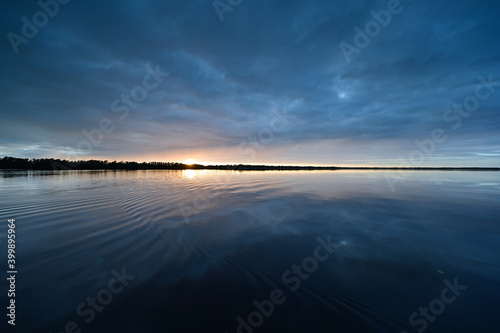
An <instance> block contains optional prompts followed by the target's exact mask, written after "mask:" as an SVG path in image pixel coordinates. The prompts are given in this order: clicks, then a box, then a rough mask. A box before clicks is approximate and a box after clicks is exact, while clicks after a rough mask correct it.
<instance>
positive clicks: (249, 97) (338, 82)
mask: <svg viewBox="0 0 500 333" xmlns="http://www.w3.org/2000/svg"><path fill="white" fill-rule="evenodd" d="M44 1H46V3H47V5H46V6H45V7H46V8H45V12H40V11H42V10H44V9H43V8H42V7H41V5H40V4H39V3H38V2H37V1H35V0H26V1H16V0H4V1H2V4H1V5H0V13H1V14H0V15H1V20H0V27H1V30H2V36H3V37H2V43H0V56H1V60H2V61H1V65H0V66H1V67H0V75H1V76H0V100H1V103H0V108H1V113H0V131H1V132H0V155H2V156H3V155H8V156H16V157H30V158H32V157H54V158H67V159H73V160H76V159H89V158H98V159H108V160H115V159H116V160H136V161H152V160H157V161H180V162H192V161H196V162H198V163H269V164H271V163H275V164H331V165H395V166H398V165H411V164H413V165H425V166H442V165H451V166H454V165H461V166H500V131H499V128H500V33H499V31H500V20H498V15H499V13H500V3H498V2H496V1H491V0H475V1H472V0H471V1H464V0H453V1H451V0H449V1H444V0H438V1H427V0H418V1H415V0H414V1H410V0H402V1H401V2H400V3H399V4H398V2H397V1H396V0H391V1H347V0H344V1H332V0H309V1H304V0H280V1H278V0H274V1H273V0H242V1H240V0H231V1H228V0H222V1H219V2H215V3H214V1H213V0H189V1H188V0H186V1H172V0H168V1H165V0H151V1H147V0H143V1H139V0H136V1H133V0H127V1H97V0H86V1H78V0H71V1H69V2H68V3H66V4H59V3H57V4H58V5H57V7H58V8H56V6H54V3H55V2H54V1H55V0H42V3H43V2H44ZM59 1H60V2H62V3H64V2H66V1H67V0H64V1H63V0H59ZM231 3H232V5H231ZM167 73H168V74H167Z"/></svg>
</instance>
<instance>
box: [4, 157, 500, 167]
mask: <svg viewBox="0 0 500 333" xmlns="http://www.w3.org/2000/svg"><path fill="white" fill-rule="evenodd" d="M0 169H4V170H5V169H13V170H187V169H195V170H201V169H205V170H235V171H251V170H262V171H264V170H470V171H482V170H485V171H500V168H481V167H414V168H412V167H408V168H407V167H403V168H398V167H337V166H293V165H250V164H231V165H201V164H183V163H178V162H142V163H138V162H130V161H125V162H124V161H120V162H117V161H113V162H109V161H107V160H104V161H102V160H86V161H84V160H80V161H68V160H60V159H54V158H31V159H29V158H17V157H10V156H6V157H3V158H1V159H0Z"/></svg>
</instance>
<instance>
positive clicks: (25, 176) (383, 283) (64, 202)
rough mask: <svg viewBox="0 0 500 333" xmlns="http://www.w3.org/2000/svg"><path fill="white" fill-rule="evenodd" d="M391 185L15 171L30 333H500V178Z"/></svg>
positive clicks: (7, 195) (20, 281)
mask: <svg viewBox="0 0 500 333" xmlns="http://www.w3.org/2000/svg"><path fill="white" fill-rule="evenodd" d="M388 175H393V174H391V173H390V172H385V171H375V172H373V171H318V172H311V171H307V172H297V171H295V172H294V171H292V172H288V171H285V172H283V171H281V172H280V171H276V172H225V171H193V170H186V171H117V172H114V171H57V172H33V171H30V172H27V171H22V172H21V171H3V172H0V176H1V177H0V218H1V229H0V236H1V238H0V239H1V240H2V243H1V244H2V245H1V248H2V251H1V252H2V255H1V260H2V262H1V265H2V266H1V267H2V271H3V272H5V271H6V266H5V264H6V260H7V258H6V231H7V219H9V218H15V219H16V225H17V227H16V236H17V238H16V241H17V243H16V244H17V258H16V259H17V262H16V263H17V269H18V274H17V282H16V304H17V309H16V310H17V317H16V331H17V332H54V333H55V332H65V330H66V331H68V332H71V331H73V330H74V331H75V332H78V330H81V332H221V333H224V332H228V333H232V332H245V333H249V332H363V333H366V332H394V333H398V332H403V331H406V332H409V333H410V332H417V330H420V331H421V332H424V331H427V332H454V333H457V332H467V333H469V332H495V333H497V332H498V331H499V329H500V319H499V316H498V309H499V308H500V306H499V305H500V304H499V302H500V290H499V286H500V260H499V256H500V218H499V216H500V214H499V213H500V205H499V202H500V173H499V172H458V171H455V172H431V171H425V172H422V171H421V172H403V173H400V175H403V178H402V179H403V181H402V182H399V183H397V184H396V186H395V191H391V188H390V186H389V185H388V182H387V181H386V177H387V176H388ZM319 237H320V238H321V240H320V241H318V238H319ZM321 242H322V243H328V242H330V243H332V245H331V247H328V246H326V247H320V244H321ZM325 248H326V250H325ZM327 250H328V251H330V252H331V253H329V252H328V251H327ZM315 255H316V257H315ZM320 259H321V260H322V261H321V260H320ZM294 266H295V268H294ZM294 269H295V270H294ZM3 274H6V273H2V275H3ZM122 274H125V275H126V277H125V278H124V279H122V281H123V283H119V282H117V280H116V279H115V276H116V275H118V276H119V275H122ZM455 279H456V280H455ZM445 280H446V281H447V282H444V281H445ZM4 281H6V280H5V279H2V282H1V283H0V287H1V293H0V294H1V295H2V296H1V297H0V302H1V308H2V309H5V306H6V305H7V302H8V299H7V297H6V292H5V291H6V290H7V289H8V286H7V284H6V283H5V282H4ZM449 284H451V285H452V288H455V289H456V290H455V293H453V292H452V291H451V290H450V287H449ZM453 284H457V285H458V287H457V286H455V287H453ZM465 286H466V287H465ZM445 288H448V289H446V290H445ZM457 288H458V289H457ZM92 298H96V301H95V302H96V303H94V305H92V303H87V302H92ZM273 300H274V301H275V303H273ZM254 301H256V303H257V305H256V304H255V303H254ZM429 306H430V307H431V310H428V313H427V314H425V313H422V314H419V311H420V310H419V308H422V311H425V309H424V308H429ZM259 308H260V310H258V309H259ZM4 311H5V310H2V311H1V313H2V317H3V319H2V321H6V317H5V312H4ZM257 311H258V312H257ZM414 313H416V314H414ZM412 316H413V317H412ZM409 317H412V318H411V319H412V321H411V322H409ZM2 324H4V323H2ZM252 325H253V326H252ZM68 327H69V329H68Z"/></svg>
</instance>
